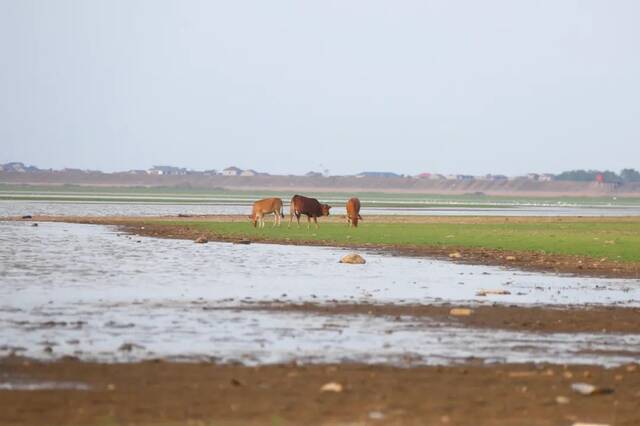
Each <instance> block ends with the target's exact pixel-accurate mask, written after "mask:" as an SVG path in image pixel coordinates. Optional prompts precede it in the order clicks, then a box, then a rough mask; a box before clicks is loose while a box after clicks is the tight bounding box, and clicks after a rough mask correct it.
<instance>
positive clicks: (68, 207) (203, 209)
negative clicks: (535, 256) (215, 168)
mask: <svg viewBox="0 0 640 426" xmlns="http://www.w3.org/2000/svg"><path fill="white" fill-rule="evenodd" d="M288 212H289V208H288V206H285V214H288ZM250 213H251V205H250V203H249V202H246V203H244V204H242V203H240V204H238V203H234V204H217V203H216V204H192V203H182V204H181V203H178V204H175V203H171V204H166V203H135V202H77V201H73V202H66V201H55V202H54V201H17V200H11V201H7V200H0V218H2V217H11V216H23V215H27V214H29V215H53V216H59V215H60V216H177V215H179V214H191V215H215V214H225V215H227V214H232V215H248V214H250ZM345 213H346V211H345V209H344V207H341V206H340V205H338V204H336V206H335V207H334V208H332V209H331V214H333V215H344V214H345ZM361 213H362V215H363V216H366V215H435V216H640V207H638V206H635V207H630V206H629V207H619V206H615V207H614V206H611V207H603V206H597V207H596V206H583V207H580V206H528V205H520V206H512V207H475V208H474V207H463V206H455V205H452V206H451V207H446V208H445V207H392V208H387V207H369V208H363V209H362V211H361Z"/></svg>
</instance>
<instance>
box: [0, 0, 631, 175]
mask: <svg viewBox="0 0 640 426" xmlns="http://www.w3.org/2000/svg"><path fill="white" fill-rule="evenodd" d="M639 22H640V2H638V1H635V0H629V1H614V0H612V1H604V0H600V1H587V0H574V1H568V0H567V1H564V0H548V1H524V0H523V1H513V0H505V1H488V0H484V1H477V0H467V1H447V0H442V1H425V0H416V1H402V0H398V1H391V0H385V1H376V0H362V1H355V0H353V1H350V0H336V1H330V0H323V1H304V0H303V1H301V0H291V1H279V0H269V1H264V0H256V1H241V0H238V1H235V0H234V1H185V0H175V1H168V0H148V1H136V0H101V1H98V0H93V1H91V0H76V1H70V0H55V1H53V0H40V1H33V0H0V163H4V162H7V161H23V162H26V163H29V164H34V165H36V166H39V167H43V168H49V167H52V168H63V167H78V168H89V169H101V170H105V171H114V170H127V169H133V168H148V167H150V166H152V165H154V164H171V165H175V166H181V167H188V168H193V169H211V168H216V169H222V168H224V167H226V166H230V165H236V166H238V167H241V168H254V169H257V170H260V171H267V172H270V173H283V174H286V173H296V174H298V173H305V172H307V171H309V170H321V169H328V170H329V171H330V173H331V174H352V173H357V172H360V171H363V170H385V171H394V172H397V173H410V174H414V173H419V172H423V171H430V172H440V173H456V172H458V173H469V174H485V173H504V174H508V175H516V174H522V173H526V172H553V173H555V172H560V171H562V170H568V169H574V168H598V169H612V170H615V171H619V170H620V169H621V168H624V167H633V168H637V169H640V24H639Z"/></svg>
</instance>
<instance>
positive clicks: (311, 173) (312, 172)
mask: <svg viewBox="0 0 640 426" xmlns="http://www.w3.org/2000/svg"><path fill="white" fill-rule="evenodd" d="M305 176H306V177H322V173H320V172H314V171H311V172H308V173H307V174H305Z"/></svg>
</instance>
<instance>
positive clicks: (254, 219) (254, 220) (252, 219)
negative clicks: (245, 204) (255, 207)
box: [248, 215, 258, 228]
mask: <svg viewBox="0 0 640 426" xmlns="http://www.w3.org/2000/svg"><path fill="white" fill-rule="evenodd" d="M248 217H249V220H250V221H251V222H253V227H254V228H255V227H256V226H258V216H256V215H251V216H248Z"/></svg>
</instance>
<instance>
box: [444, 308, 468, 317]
mask: <svg viewBox="0 0 640 426" xmlns="http://www.w3.org/2000/svg"><path fill="white" fill-rule="evenodd" d="M472 313H473V309H469V308H453V309H451V310H450V311H449V315H453V316H454V317H468V316H469V315H471V314H472Z"/></svg>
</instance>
